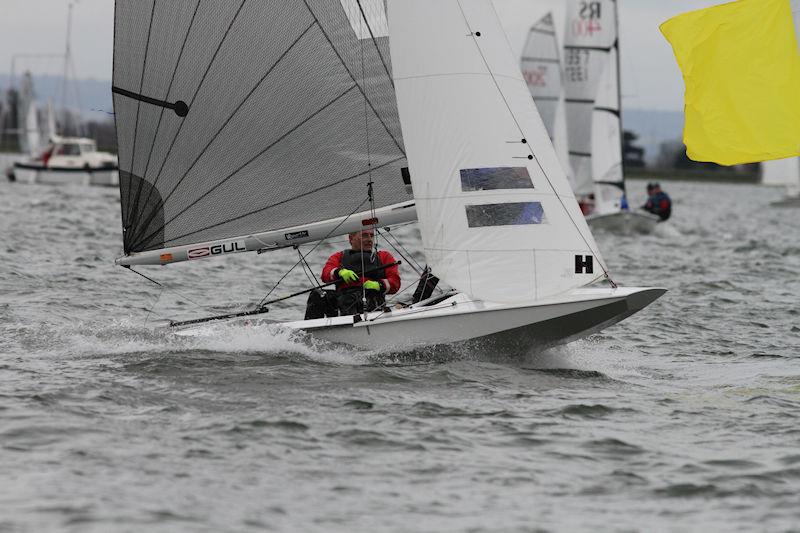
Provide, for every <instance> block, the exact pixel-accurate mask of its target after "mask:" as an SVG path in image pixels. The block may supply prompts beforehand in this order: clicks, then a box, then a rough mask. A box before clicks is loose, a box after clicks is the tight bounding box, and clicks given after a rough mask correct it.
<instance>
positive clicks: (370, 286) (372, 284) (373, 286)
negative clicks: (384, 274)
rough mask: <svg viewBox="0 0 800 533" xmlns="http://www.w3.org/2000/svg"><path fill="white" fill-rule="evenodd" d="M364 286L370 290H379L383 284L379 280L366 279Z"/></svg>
mask: <svg viewBox="0 0 800 533" xmlns="http://www.w3.org/2000/svg"><path fill="white" fill-rule="evenodd" d="M364 288H365V289H367V290H368V291H379V290H381V284H380V283H378V282H377V281H365V282H364Z"/></svg>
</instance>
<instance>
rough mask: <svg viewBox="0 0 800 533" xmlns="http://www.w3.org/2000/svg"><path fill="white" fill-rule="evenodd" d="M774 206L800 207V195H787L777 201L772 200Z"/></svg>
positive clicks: (771, 204)
mask: <svg viewBox="0 0 800 533" xmlns="http://www.w3.org/2000/svg"><path fill="white" fill-rule="evenodd" d="M769 205H770V206H772V207H800V195H798V196H786V197H785V198H782V199H781V200H778V201H777V202H772V203H770V204H769Z"/></svg>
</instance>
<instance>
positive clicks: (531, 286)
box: [389, 0, 603, 302]
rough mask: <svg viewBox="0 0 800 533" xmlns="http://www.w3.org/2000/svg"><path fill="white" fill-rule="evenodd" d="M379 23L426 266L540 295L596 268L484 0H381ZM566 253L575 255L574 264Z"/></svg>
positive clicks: (447, 277) (475, 291)
mask: <svg viewBox="0 0 800 533" xmlns="http://www.w3.org/2000/svg"><path fill="white" fill-rule="evenodd" d="M389 29H390V40H391V54H392V63H393V65H394V78H395V87H396V90H397V99H398V107H399V111H400V122H401V125H402V127H403V136H404V139H405V141H406V148H407V153H408V158H409V163H410V172H411V181H412V183H413V187H414V197H415V201H416V204H417V216H418V219H419V222H420V230H421V234H422V240H423V246H424V250H425V256H426V259H427V260H428V263H429V264H430V265H431V267H432V269H433V272H435V273H436V275H437V276H438V277H440V278H441V279H443V280H444V281H445V282H446V283H448V284H450V285H452V286H453V287H455V288H456V289H458V290H461V291H464V292H466V293H468V294H470V295H471V296H473V297H475V298H479V299H482V300H486V301H497V302H522V301H532V300H537V299H542V298H545V297H548V296H551V295H554V294H558V293H561V292H564V291H567V290H570V289H572V288H575V287H579V286H583V285H586V284H588V283H590V282H592V281H594V280H595V279H598V277H602V275H603V267H602V264H603V263H602V259H601V258H600V256H599V254H598V253H597V246H596V244H595V243H594V239H593V237H592V235H591V233H590V232H589V229H588V227H587V226H586V222H585V221H584V219H583V216H582V215H581V212H580V210H579V208H578V205H577V202H576V201H575V198H574V193H573V192H572V189H571V188H570V186H569V183H568V182H567V179H566V176H565V174H564V172H563V170H562V169H561V166H560V164H559V162H558V159H557V157H556V154H555V151H554V150H553V146H552V144H551V142H550V139H549V137H548V134H547V131H546V129H545V127H544V124H543V123H542V120H541V118H540V117H539V114H538V112H537V111H536V107H535V105H534V103H533V100H532V99H531V96H530V92H529V91H528V87H527V85H526V83H525V81H524V79H523V78H522V75H521V73H520V69H519V67H518V64H517V59H516V58H515V56H514V54H513V53H512V52H511V50H510V48H509V45H508V42H507V40H506V38H505V35H504V32H503V29H502V27H501V26H500V23H499V21H498V20H497V17H496V15H495V12H494V9H493V7H492V3H491V2H490V1H489V0H461V1H457V0H438V1H436V2H431V1H430V0H390V1H389ZM431 50H435V51H436V53H435V54H434V53H431ZM523 140H524V141H525V142H524V143H523ZM577 259H581V260H585V261H584V263H582V265H583V267H582V268H581V269H579V268H576V267H577V266H578V265H577V264H576V261H577ZM592 261H593V267H594V268H593V269H592V268H591V267H587V266H586V265H587V264H588V263H591V262H592ZM576 272H579V273H576Z"/></svg>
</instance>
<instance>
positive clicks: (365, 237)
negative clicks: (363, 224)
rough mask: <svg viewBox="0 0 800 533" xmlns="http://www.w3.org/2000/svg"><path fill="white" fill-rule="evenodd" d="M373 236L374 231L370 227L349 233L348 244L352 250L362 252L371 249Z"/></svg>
mask: <svg viewBox="0 0 800 533" xmlns="http://www.w3.org/2000/svg"><path fill="white" fill-rule="evenodd" d="M374 238H375V232H374V231H372V230H371V229H366V230H364V231H358V232H356V233H353V234H352V235H350V246H352V248H353V250H361V251H362V252H370V251H372V241H373V240H374Z"/></svg>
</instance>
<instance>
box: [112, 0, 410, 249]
mask: <svg viewBox="0 0 800 533" xmlns="http://www.w3.org/2000/svg"><path fill="white" fill-rule="evenodd" d="M345 4H347V2H344V1H340V2H331V1H330V0H293V1H288V2H287V1H286V0H283V1H279V0H258V1H255V0H242V1H241V2H236V3H235V4H234V3H230V2H207V1H196V0H170V1H169V2H167V1H164V0H117V6H116V24H115V61H114V67H115V68H114V84H113V85H114V87H117V88H118V89H120V90H121V91H128V92H129V93H135V94H137V95H143V96H146V97H149V98H153V99H156V100H159V101H161V102H167V103H170V104H174V103H176V102H179V101H182V102H185V103H186V106H187V108H188V112H187V113H186V114H185V116H180V115H179V114H178V113H175V112H171V111H170V110H168V109H166V108H165V107H162V106H158V105H151V104H150V103H147V102H145V101H142V100H140V99H136V98H131V97H130V95H127V96H126V95H124V94H120V92H121V91H115V94H114V104H115V111H116V118H117V132H118V139H119V144H120V161H121V168H120V179H121V185H120V186H121V192H122V194H121V198H122V203H123V205H122V218H123V229H124V236H123V244H124V248H125V252H126V254H141V253H143V252H147V251H157V250H160V249H164V248H167V247H176V246H178V247H180V246H189V245H192V244H194V243H198V242H218V241H224V240H225V239H231V238H236V237H237V236H241V235H254V234H258V233H260V232H263V231H265V229H268V228H294V227H302V226H304V225H307V224H313V223H316V222H318V221H323V220H331V219H335V218H336V217H340V216H344V215H346V214H348V213H349V211H350V210H351V209H352V208H353V207H354V206H355V205H358V204H359V203H361V202H362V201H364V200H365V199H366V198H367V190H368V188H367V185H368V183H369V182H370V181H372V182H373V191H374V200H375V207H376V208H378V209H380V208H382V207H386V206H390V205H396V204H398V203H401V202H404V201H409V200H411V198H412V196H411V194H410V190H408V188H407V185H406V184H405V183H404V181H403V176H402V172H401V171H402V169H403V168H405V167H407V166H408V165H407V163H406V160H405V145H404V141H403V135H402V131H401V128H400V123H399V118H398V113H397V103H396V99H395V95H394V87H393V81H392V77H391V75H390V74H391V72H392V65H391V58H390V54H389V40H388V37H387V36H386V35H385V33H386V31H385V30H382V29H381V28H377V27H373V26H372V25H374V24H375V23H376V21H379V20H384V21H385V19H386V15H385V12H384V4H383V2H382V1H375V0H369V1H366V0H359V1H357V2H355V3H353V6H355V7H357V9H358V11H359V13H360V15H359V16H356V17H355V18H354V16H353V13H352V12H350V11H352V9H349V10H348V11H346V10H345ZM151 15H152V30H151V31H148V26H149V24H148V23H149V22H150V18H151ZM359 17H360V19H361V20H360V21H359V20H358V18H359ZM354 20H355V21H356V23H358V24H360V25H363V27H362V28H361V29H360V30H358V31H356V30H355V29H354V26H355V24H354V22H353V21H354ZM362 34H363V35H362ZM165 110H166V112H165ZM137 117H138V118H137Z"/></svg>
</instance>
